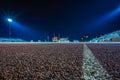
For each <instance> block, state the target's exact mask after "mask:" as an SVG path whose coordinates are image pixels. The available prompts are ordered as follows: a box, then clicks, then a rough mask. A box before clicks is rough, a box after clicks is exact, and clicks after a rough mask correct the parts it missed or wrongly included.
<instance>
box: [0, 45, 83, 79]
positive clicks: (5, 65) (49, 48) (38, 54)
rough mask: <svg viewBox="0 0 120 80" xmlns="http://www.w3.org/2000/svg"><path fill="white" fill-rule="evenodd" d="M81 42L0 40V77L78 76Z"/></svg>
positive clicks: (42, 77)
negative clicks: (41, 42) (55, 42)
mask: <svg viewBox="0 0 120 80" xmlns="http://www.w3.org/2000/svg"><path fill="white" fill-rule="evenodd" d="M82 50H83V45H82V44H0V80H81V66H82Z"/></svg>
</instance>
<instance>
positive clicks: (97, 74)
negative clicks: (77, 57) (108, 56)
mask: <svg viewBox="0 0 120 80" xmlns="http://www.w3.org/2000/svg"><path fill="white" fill-rule="evenodd" d="M82 78H83V79H84V80H112V78H111V77H110V75H109V74H108V72H107V71H106V70H105V69H104V68H103V67H102V65H101V64H100V63H99V61H98V60H97V59H96V58H95V56H94V55H93V53H92V52H91V50H90V49H89V48H88V47H87V45H86V44H84V49H83V65H82Z"/></svg>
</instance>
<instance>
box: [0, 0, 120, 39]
mask: <svg viewBox="0 0 120 80" xmlns="http://www.w3.org/2000/svg"><path fill="white" fill-rule="evenodd" d="M38 1H39V2H38ZM38 1H37V0H8V1H7V0H0V36H1V37H8V34H7V28H6V26H7V25H6V24H5V21H3V18H5V16H7V15H8V14H9V15H10V16H12V17H13V18H14V20H15V21H17V22H19V23H21V24H24V25H27V26H28V27H30V28H31V29H33V30H34V31H37V34H38V35H36V37H27V35H30V34H32V33H28V34H22V36H20V35H19V34H18V33H17V32H13V33H14V34H12V35H13V37H20V38H23V39H25V40H31V39H33V40H38V39H42V40H44V39H46V38H47V35H49V36H50V38H51V37H52V36H53V35H54V34H56V35H58V34H60V35H61V37H69V38H70V39H71V40H72V39H80V38H81V37H82V36H86V35H88V36H90V38H93V37H95V36H98V35H101V34H106V33H110V32H112V31H115V30H120V15H117V16H115V18H111V20H110V21H106V22H104V24H102V23H101V25H94V23H96V22H95V21H96V20H99V19H100V18H101V17H102V16H103V15H106V14H109V13H111V12H112V11H114V10H115V9H117V8H118V6H119V5H120V0H38ZM91 24H92V25H91ZM5 29H6V30H5ZM16 34H17V35H16ZM23 35H24V36H23Z"/></svg>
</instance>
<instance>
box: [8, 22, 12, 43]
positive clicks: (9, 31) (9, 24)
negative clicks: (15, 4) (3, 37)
mask: <svg viewBox="0 0 120 80" xmlns="http://www.w3.org/2000/svg"><path fill="white" fill-rule="evenodd" d="M8 26H9V40H10V42H11V26H10V22H9V24H8Z"/></svg>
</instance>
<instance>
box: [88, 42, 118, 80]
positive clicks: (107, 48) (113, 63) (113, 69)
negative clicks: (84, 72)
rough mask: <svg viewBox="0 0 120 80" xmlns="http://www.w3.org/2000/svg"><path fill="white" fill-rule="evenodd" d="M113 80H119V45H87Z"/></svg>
mask: <svg viewBox="0 0 120 80" xmlns="http://www.w3.org/2000/svg"><path fill="white" fill-rule="evenodd" d="M87 45H88V47H89V48H90V49H91V50H92V52H93V53H94V56H95V57H96V58H97V59H98V60H99V62H100V63H101V65H102V66H103V67H104V68H105V69H106V70H107V72H108V73H109V75H110V76H111V77H112V79H113V80H120V43H117V44H116V43H115V44H114V43H110V44H108V43H104V44H99V43H97V44H95V43H94V44H87Z"/></svg>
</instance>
